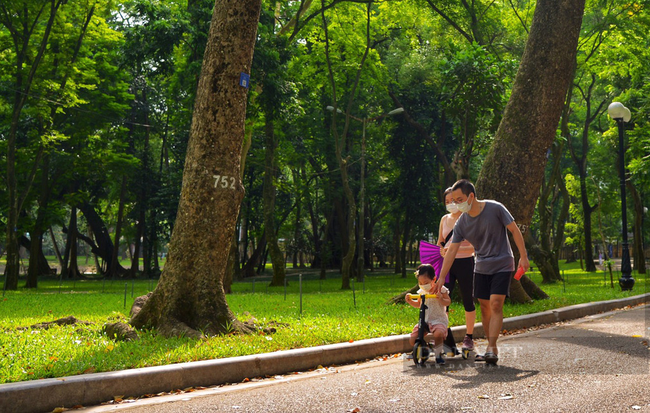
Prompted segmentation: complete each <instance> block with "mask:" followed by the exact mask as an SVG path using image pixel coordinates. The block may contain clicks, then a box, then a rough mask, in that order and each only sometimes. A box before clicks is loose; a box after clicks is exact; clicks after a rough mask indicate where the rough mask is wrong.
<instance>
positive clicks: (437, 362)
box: [436, 354, 445, 365]
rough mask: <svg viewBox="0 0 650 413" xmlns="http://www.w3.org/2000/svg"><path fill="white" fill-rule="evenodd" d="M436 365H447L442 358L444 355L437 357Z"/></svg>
mask: <svg viewBox="0 0 650 413" xmlns="http://www.w3.org/2000/svg"><path fill="white" fill-rule="evenodd" d="M436 364H440V365H443V364H445V359H444V358H442V354H441V355H439V356H436Z"/></svg>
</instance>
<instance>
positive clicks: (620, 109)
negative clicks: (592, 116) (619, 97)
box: [607, 102, 632, 122]
mask: <svg viewBox="0 0 650 413" xmlns="http://www.w3.org/2000/svg"><path fill="white" fill-rule="evenodd" d="M607 113H608V114H609V117H611V118H612V119H623V122H629V121H630V119H631V118H632V114H631V113H630V109H628V108H626V107H625V106H623V104H622V103H621V102H612V103H610V105H609V106H608V107H607Z"/></svg>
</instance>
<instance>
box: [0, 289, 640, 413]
mask: <svg viewBox="0 0 650 413" xmlns="http://www.w3.org/2000/svg"><path fill="white" fill-rule="evenodd" d="M647 302H650V293H646V294H642V295H637V296H633V297H628V298H623V299H618V300H612V301H599V302H595V303H587V304H578V305H573V306H569V307H563V308H559V309H556V310H551V311H544V312H542V313H537V314H529V315H524V316H518V317H511V318H506V319H504V320H503V328H504V329H505V330H514V329H520V328H528V327H532V326H536V325H540V324H549V323H554V322H558V321H564V320H570V319H575V318H580V317H584V316H587V315H592V314H597V313H601V312H606V311H611V310H613V309H616V308H623V307H626V306H634V305H638V304H642V303H647ZM452 332H453V334H454V337H455V338H456V340H457V341H460V340H462V338H463V336H464V335H465V326H457V327H453V328H452ZM474 336H475V337H476V338H479V337H482V336H483V327H482V325H481V324H480V323H478V324H477V325H476V326H475V328H474ZM408 339H409V336H408V335H400V336H391V337H381V338H374V339H368V340H360V341H355V342H352V343H338V344H330V345H325V346H318V347H310V348H303V349H296V350H286V351H278V352H274V353H265V354H258V355H251V356H241V357H232V358H226V359H217V360H205V361H197V362H190V363H179V364H172V365H168V366H156V367H147V368H141V369H132V370H123V371H115V372H108V373H93V374H84V375H79V376H70V377H62V378H57V379H42V380H33V381H26V382H18V383H9V384H2V385H0V411H2V412H21V413H28V412H45V411H52V410H53V409H54V408H56V407H62V406H68V407H70V406H75V405H83V406H91V405H97V404H100V403H102V402H105V401H107V400H111V399H113V397H114V396H116V395H123V396H124V397H129V396H134V397H138V396H142V395H144V394H155V393H160V392H167V391H171V390H175V389H183V388H187V387H196V386H213V385H219V384H224V383H237V382H241V381H242V380H244V379H245V378H253V377H260V376H261V377H264V376H274V375H278V374H284V373H288V372H294V371H305V370H309V369H312V368H314V367H316V366H318V365H323V366H326V365H341V364H345V363H352V362H355V361H360V360H366V359H370V358H373V357H377V356H381V355H385V354H394V353H403V352H407V351H410V350H411V347H410V345H409V342H408Z"/></svg>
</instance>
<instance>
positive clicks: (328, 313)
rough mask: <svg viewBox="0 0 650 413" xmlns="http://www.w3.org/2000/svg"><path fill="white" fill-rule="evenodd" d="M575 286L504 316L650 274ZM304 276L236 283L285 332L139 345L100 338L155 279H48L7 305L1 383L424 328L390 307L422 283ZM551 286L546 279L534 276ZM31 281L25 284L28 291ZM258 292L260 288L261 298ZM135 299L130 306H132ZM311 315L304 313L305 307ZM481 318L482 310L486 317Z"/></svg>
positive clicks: (642, 285)
mask: <svg viewBox="0 0 650 413" xmlns="http://www.w3.org/2000/svg"><path fill="white" fill-rule="evenodd" d="M563 269H564V273H565V277H566V282H565V283H558V284H554V285H544V286H542V288H543V289H544V290H545V291H546V292H547V293H548V294H549V295H550V296H551V298H550V299H548V300H540V301H536V302H534V303H532V304H526V305H515V304H512V303H507V304H506V307H505V309H504V316H505V317H511V316H515V315H521V314H529V313H535V312H539V311H544V310H548V309H553V308H558V307H563V306H567V305H571V304H577V303H584V302H591V301H600V300H608V299H613V298H621V297H626V296H630V295H637V294H642V293H645V292H646V291H647V285H648V284H647V277H646V275H641V276H639V275H637V274H633V276H634V277H635V279H636V284H635V286H634V290H633V291H632V292H622V291H620V288H619V287H618V277H619V275H618V274H615V279H614V284H615V285H614V288H613V289H612V288H610V287H609V279H607V283H605V278H604V275H603V272H598V273H592V274H588V273H584V272H582V271H581V270H580V268H579V264H570V265H564V266H563ZM297 271H298V270H290V271H289V273H290V274H292V275H290V276H289V285H288V286H287V288H286V295H285V288H283V287H273V288H272V287H268V280H269V278H270V277H269V275H270V272H267V276H266V277H260V278H258V279H257V280H256V281H255V283H253V282H252V281H246V282H239V283H235V284H234V286H233V290H234V293H233V294H231V295H229V296H228V303H229V305H230V307H231V309H232V310H233V312H234V313H235V314H236V315H237V317H238V318H239V319H240V320H242V321H248V320H254V321H255V323H256V324H257V325H258V326H260V327H276V328H277V332H276V333H275V334H270V335H268V334H264V333H263V332H262V331H261V329H260V331H259V332H258V333H257V334H251V335H225V336H219V337H210V338H207V339H204V340H192V339H187V338H176V339H163V338H160V337H157V336H156V335H155V334H153V333H152V332H148V331H146V332H141V333H140V340H138V341H135V342H129V343H125V342H114V341H112V340H109V339H108V338H107V337H106V336H104V335H102V334H101V333H100V330H101V327H102V325H103V324H104V323H105V322H107V321H109V320H111V321H117V320H122V321H127V319H128V312H129V309H130V307H131V304H132V302H133V299H132V295H133V297H135V296H138V295H142V294H145V293H147V292H148V291H150V290H151V289H152V288H154V287H155V281H153V280H138V281H135V282H134V281H130V280H129V281H112V282H111V281H110V280H108V281H103V280H77V281H64V282H63V283H62V284H59V280H58V279H55V278H52V279H49V280H40V281H39V288H38V290H36V291H33V290H25V289H20V290H19V291H6V292H5V294H4V296H3V298H2V300H1V301H0V331H1V332H0V383H9V382H16V381H23V380H31V379H39V378H47V377H63V376H69V375H75V374H82V373H90V372H101V371H112V370H120V369H127V368H137V367H146V366H156V365H164V364H170V363H180V362H186V361H195V360H204V359H213V358H223V357H233V356H240V355H249V354H256V353H263V352H271V351H277V350H286V349H292V348H301V347H310V346H317V345H322V344H331V343H338V342H347V341H350V340H361V339H365V338H372V337H380V336H389V335H396V334H406V333H409V332H410V331H411V329H412V326H413V325H414V324H415V323H416V319H417V310H415V309H413V308H412V307H410V306H406V305H386V302H387V301H388V299H389V298H390V297H392V296H394V295H396V294H398V293H400V292H403V291H405V290H406V289H408V288H410V287H412V286H413V285H415V279H414V278H413V277H412V276H410V274H411V273H410V272H409V277H408V278H407V279H402V278H399V275H394V274H388V273H386V272H379V271H378V272H374V273H368V277H366V282H365V283H356V285H355V286H354V292H353V291H341V290H340V285H341V279H340V278H335V276H336V275H338V274H336V273H332V274H328V276H329V277H330V279H328V280H325V281H322V282H321V281H320V280H318V279H317V278H316V273H315V272H314V271H309V270H305V271H304V276H303V282H302V292H303V294H302V303H301V296H300V294H299V290H300V283H299V281H298V275H297V274H298V273H297ZM529 275H530V276H531V277H532V278H533V280H534V281H536V282H538V283H541V276H540V275H539V273H535V272H530V273H529ZM23 284H24V281H23V280H21V284H20V285H23ZM253 290H254V292H253ZM125 296H126V305H125ZM301 310H302V311H301ZM70 315H73V316H75V317H76V318H78V319H80V320H84V321H90V322H92V323H94V324H93V325H91V326H65V327H53V328H50V329H48V330H32V329H24V330H20V329H18V328H19V327H26V326H29V325H32V324H35V323H39V322H46V321H52V320H55V319H58V318H61V317H66V316H70ZM477 315H478V318H479V320H480V311H478V314H477ZM450 321H451V325H462V324H464V315H463V310H462V305H461V304H460V302H458V301H454V302H453V304H452V307H451V311H450Z"/></svg>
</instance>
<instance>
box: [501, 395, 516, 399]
mask: <svg viewBox="0 0 650 413" xmlns="http://www.w3.org/2000/svg"><path fill="white" fill-rule="evenodd" d="M514 398H515V396H513V395H512V394H502V395H501V397H499V400H511V399H514Z"/></svg>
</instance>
